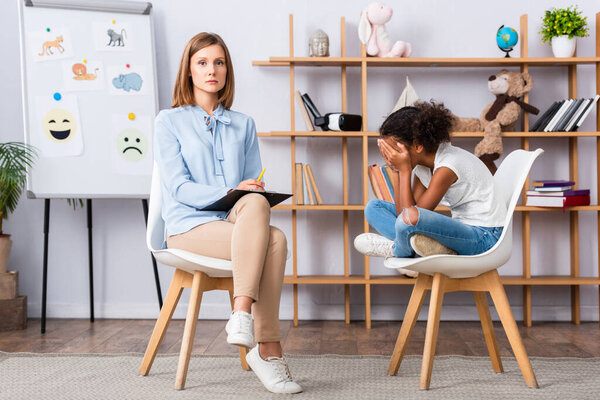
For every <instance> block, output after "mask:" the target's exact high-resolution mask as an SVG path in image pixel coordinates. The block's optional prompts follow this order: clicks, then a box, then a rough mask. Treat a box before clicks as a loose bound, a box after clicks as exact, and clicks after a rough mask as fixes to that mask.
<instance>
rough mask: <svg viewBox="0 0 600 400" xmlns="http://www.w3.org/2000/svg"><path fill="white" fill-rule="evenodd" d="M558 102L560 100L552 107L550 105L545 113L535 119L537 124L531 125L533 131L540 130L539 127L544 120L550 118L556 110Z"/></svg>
mask: <svg viewBox="0 0 600 400" xmlns="http://www.w3.org/2000/svg"><path fill="white" fill-rule="evenodd" d="M558 103H559V102H558V101H555V102H554V103H552V105H551V106H550V107H548V109H546V111H544V113H543V114H542V115H541V116H540V117H539V118H538V119H537V120H536V121H535V124H533V126H532V127H531V132H537V131H538V129H539V128H540V126H541V125H542V121H546V120H547V119H548V116H549V115H551V114H553V113H554V111H555V110H556V108H555V107H556V106H557V105H558Z"/></svg>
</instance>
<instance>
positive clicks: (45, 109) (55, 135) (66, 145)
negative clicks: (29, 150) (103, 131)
mask: <svg viewBox="0 0 600 400" xmlns="http://www.w3.org/2000/svg"><path fill="white" fill-rule="evenodd" d="M36 103H37V118H36V120H37V124H38V129H37V130H36V131H37V132H38V134H37V135H34V136H35V137H33V138H32V144H33V145H34V146H36V147H37V148H39V149H40V150H41V153H42V154H43V155H44V156H46V157H68V156H78V155H81V154H82V153H83V136H82V129H81V122H80V118H79V107H78V103H77V97H75V96H63V95H60V94H58V93H55V94H49V95H48V96H38V97H37V98H36Z"/></svg>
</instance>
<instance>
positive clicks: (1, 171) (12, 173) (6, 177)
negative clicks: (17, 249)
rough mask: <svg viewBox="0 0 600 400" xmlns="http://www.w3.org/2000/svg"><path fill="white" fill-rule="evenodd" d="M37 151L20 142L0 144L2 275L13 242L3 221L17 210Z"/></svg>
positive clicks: (0, 265) (0, 246) (0, 260)
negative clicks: (6, 231) (28, 169)
mask: <svg viewBox="0 0 600 400" xmlns="http://www.w3.org/2000/svg"><path fill="white" fill-rule="evenodd" d="M35 157H36V153H35V150H34V149H33V148H32V147H31V146H28V145H26V144H25V143H19V142H7V143H0V273H2V272H6V269H7V264H8V256H9V254H10V248H11V245H12V241H11V240H10V235H8V234H5V233H4V232H3V231H2V220H3V219H5V218H7V217H8V213H10V212H13V211H14V210H15V208H17V203H18V202H19V198H20V197H21V193H23V189H24V188H25V179H26V177H27V168H28V167H31V166H32V164H33V161H34V160H35Z"/></svg>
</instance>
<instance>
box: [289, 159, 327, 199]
mask: <svg viewBox="0 0 600 400" xmlns="http://www.w3.org/2000/svg"><path fill="white" fill-rule="evenodd" d="M295 174H296V204H299V205H303V204H310V205H314V204H315V201H316V204H323V200H322V199H321V194H320V193H319V188H318V187H317V182H316V181H315V177H314V175H313V173H312V168H311V167H310V165H309V164H301V163H296V171H295ZM304 189H306V197H304ZM305 198H306V201H307V202H306V203H305V202H304V199H305Z"/></svg>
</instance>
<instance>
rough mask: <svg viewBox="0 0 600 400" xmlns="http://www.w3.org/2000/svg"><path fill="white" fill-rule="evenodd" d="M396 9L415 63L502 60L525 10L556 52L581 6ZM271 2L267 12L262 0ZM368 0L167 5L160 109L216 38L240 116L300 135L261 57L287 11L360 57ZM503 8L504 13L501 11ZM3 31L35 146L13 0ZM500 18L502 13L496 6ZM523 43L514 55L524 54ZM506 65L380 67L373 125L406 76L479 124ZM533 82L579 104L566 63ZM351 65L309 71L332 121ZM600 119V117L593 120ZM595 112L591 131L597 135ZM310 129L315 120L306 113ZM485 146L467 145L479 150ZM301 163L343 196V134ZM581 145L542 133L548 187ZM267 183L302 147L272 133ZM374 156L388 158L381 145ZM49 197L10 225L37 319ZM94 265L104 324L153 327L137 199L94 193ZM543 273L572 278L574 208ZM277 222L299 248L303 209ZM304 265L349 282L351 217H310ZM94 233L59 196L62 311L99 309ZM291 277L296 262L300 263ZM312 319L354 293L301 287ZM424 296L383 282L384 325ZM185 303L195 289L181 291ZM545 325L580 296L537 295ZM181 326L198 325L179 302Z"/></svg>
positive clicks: (585, 151) (591, 12)
mask: <svg viewBox="0 0 600 400" xmlns="http://www.w3.org/2000/svg"><path fill="white" fill-rule="evenodd" d="M389 3H390V5H392V6H393V7H394V8H395V14H394V16H393V18H392V21H391V22H390V23H389V24H388V31H389V34H390V36H391V38H393V39H402V40H406V41H409V42H411V43H412V45H413V49H414V50H413V55H414V56H415V57H501V56H502V54H501V53H500V51H499V50H498V49H497V47H496V45H495V33H496V30H497V28H498V27H499V26H500V25H502V24H505V25H507V26H512V27H515V28H517V29H518V27H519V16H520V15H521V14H529V30H528V35H529V43H530V44H529V56H530V57H546V56H550V55H551V51H550V48H549V46H547V45H542V44H541V41H540V36H539V35H538V33H537V32H538V31H539V25H540V20H541V16H542V15H543V11H544V10H545V9H546V8H548V7H551V6H564V7H566V6H568V5H570V4H571V3H572V2H571V1H564V0H556V1H536V2H524V1H516V0H507V1H504V2H502V3H499V2H494V3H493V5H492V4H491V2H487V1H486V2H484V1H476V0H469V1H458V0H422V1H418V2H394V3H392V2H389ZM578 3H579V5H580V8H581V9H582V10H583V12H584V14H585V15H587V16H588V20H589V23H590V31H591V32H592V36H591V37H588V38H584V39H579V41H578V55H580V56H594V49H595V47H594V35H593V32H595V13H596V12H597V11H600V8H598V3H597V2H595V1H579V2H578ZM259 4H261V6H259ZM366 4H367V2H366V1H356V0H350V1H343V2H342V1H337V2H333V1H328V2H323V1H318V2H317V1H307V0H305V1H278V0H269V1H262V2H260V3H259V2H246V1H231V0H221V1H219V2H212V3H208V2H198V1H192V0H185V1H184V0H179V1H167V0H156V1H153V5H154V15H155V27H156V54H157V62H158V65H157V69H158V82H159V93H160V105H161V108H168V107H169V106H170V97H171V91H172V88H173V81H174V78H175V74H176V70H177V66H178V62H179V58H180V53H181V51H182V49H183V47H184V46H185V44H186V42H187V40H188V39H189V38H190V37H191V36H193V35H194V34H195V33H197V32H200V31H213V32H217V33H219V34H220V35H222V37H223V38H224V39H225V41H226V42H227V44H228V46H229V49H230V51H231V53H232V56H233V62H234V66H235V74H236V88H237V91H236V99H235V102H234V109H236V110H239V111H242V112H244V113H247V114H249V115H251V116H253V117H254V119H255V120H256V123H257V127H258V129H259V131H270V130H289V100H288V99H289V81H288V76H289V74H288V70H287V69H286V68H272V67H252V65H251V62H252V61H253V60H267V59H268V57H270V56H287V55H288V54H289V50H288V14H290V13H292V14H294V27H295V32H294V34H295V35H294V36H295V38H294V39H295V52H296V55H300V56H306V55H308V51H307V46H306V43H307V39H308V37H309V36H310V34H311V33H312V32H313V31H314V30H316V29H317V28H321V29H323V30H325V31H326V32H327V33H328V34H329V37H330V43H331V46H330V52H331V55H332V56H338V55H339V54H340V45H339V43H340V33H339V32H340V28H339V23H340V17H341V16H345V17H346V21H347V26H346V29H347V41H348V47H347V55H348V56H357V55H359V42H358V38H357V34H356V30H357V25H358V18H359V14H360V11H361V9H362V8H363V7H364V6H365V5H366ZM500 4H502V7H497V6H498V5H500ZM0 10H1V12H0V26H3V27H4V29H3V31H4V38H5V39H4V41H3V47H2V62H1V63H0V76H2V79H1V80H0V85H1V89H2V90H1V93H2V97H1V100H0V102H1V105H2V106H1V107H0V115H1V120H2V128H1V129H0V140H2V141H11V140H22V138H23V133H22V130H23V125H22V118H21V112H22V109H21V89H20V76H19V74H20V66H19V61H18V60H19V40H18V22H17V21H18V18H17V7H16V2H15V1H3V2H2V4H1V5H0ZM492 10H493V11H492ZM518 55H519V50H518V49H516V50H515V51H514V52H513V56H518ZM497 71H498V69H497V68H488V69H485V68H474V69H461V68H446V69H445V68H427V69H415V68H378V69H371V70H369V76H368V88H369V90H368V110H369V121H368V125H369V130H371V131H374V130H377V128H378V126H379V124H380V123H381V122H382V121H383V117H384V116H385V115H386V114H387V113H389V111H390V110H391V108H392V107H393V105H394V104H395V101H396V99H397V97H398V95H399V94H400V92H401V90H402V89H403V87H404V82H405V77H406V76H407V75H408V76H410V79H411V81H412V83H413V86H414V87H415V88H416V90H417V92H418V94H419V95H420V96H421V98H422V99H430V98H434V99H437V100H440V101H443V102H445V104H446V105H447V106H448V107H449V108H450V109H451V110H452V111H453V112H454V113H455V114H457V115H461V116H478V115H479V114H480V112H481V109H482V108H483V106H484V105H486V104H487V103H489V102H490V101H492V100H493V98H492V96H491V94H490V93H489V92H488V91H487V84H486V83H487V77H488V76H489V75H491V74H493V73H496V72H497ZM531 73H532V74H533V77H534V80H535V83H534V89H533V92H532V93H531V96H530V103H531V104H533V105H535V106H536V107H538V108H540V109H541V110H544V109H545V108H547V107H548V106H549V105H550V104H551V103H552V101H553V100H556V99H558V98H564V97H566V96H567V71H566V68H548V67H546V68H531ZM339 74H340V72H339V69H338V68H304V67H302V68H297V69H296V87H297V88H298V89H300V90H301V91H307V92H309V93H310V94H311V96H312V98H313V100H315V102H316V103H317V106H318V107H319V109H320V110H321V111H322V112H329V111H339V110H340V108H341V100H340V95H341V93H340V84H339ZM348 75H349V78H348V97H349V102H348V104H349V108H348V110H349V112H354V113H360V71H359V69H358V68H349V73H348ZM594 87H595V77H594V68H593V66H580V67H578V90H579V93H578V94H579V96H592V95H593V94H594V91H595V90H594ZM593 114H595V113H593ZM594 124H595V115H591V116H590V118H589V119H588V121H587V122H586V124H585V126H584V127H583V128H582V130H584V131H590V130H594V127H595V125H594ZM297 128H298V129H303V123H302V121H301V119H300V118H298V123H297ZM476 142H477V141H476V140H474V139H462V140H459V141H456V143H458V144H459V145H461V146H464V147H465V148H468V149H472V148H473V146H474V145H475V143H476ZM297 143H298V146H297V147H298V148H297V153H296V157H297V161H298V162H309V163H311V165H312V166H313V169H314V172H315V175H316V179H317V181H318V184H319V187H320V188H321V193H322V196H323V199H324V201H325V202H326V203H339V202H341V201H342V186H341V185H342V184H341V178H340V177H341V140H339V139H298V140H297ZM349 143H350V144H349V148H350V162H351V164H352V168H351V171H350V188H351V195H350V202H351V203H355V204H356V203H360V202H361V200H362V197H361V185H362V178H361V172H360V160H361V144H360V140H357V139H354V140H353V139H350V140H349ZM504 144H505V152H506V153H508V152H510V151H511V150H512V149H515V148H517V147H518V146H519V145H520V140H519V139H505V142H504ZM567 144H568V142H567V139H537V140H531V147H532V148H536V147H543V148H544V149H545V150H546V153H545V155H544V156H543V157H542V158H541V159H540V160H539V161H538V162H537V163H536V165H535V166H534V168H533V172H532V175H531V176H532V177H533V178H534V179H535V178H539V179H542V178H567V177H568V154H567V151H568V146H567ZM260 147H261V153H262V158H263V164H264V166H266V168H267V171H266V175H265V181H266V182H267V184H268V187H270V188H271V189H273V190H281V191H289V190H290V186H291V185H290V176H291V175H290V166H289V164H290V163H289V154H290V153H289V140H286V139H264V138H263V139H261V140H260ZM370 162H373V163H375V162H381V160H380V157H379V155H378V153H377V151H376V146H375V143H374V141H373V142H372V146H371V151H370ZM595 165H596V158H595V139H593V138H592V139H589V138H583V139H579V168H580V170H579V180H578V183H579V186H580V187H581V188H591V189H592V193H593V194H592V203H594V204H597V202H598V201H597V196H596V172H595ZM43 203H44V202H43V201H42V200H29V199H26V198H25V197H23V198H22V200H21V202H20V204H19V207H18V209H17V210H16V212H15V213H14V214H13V215H11V216H10V218H9V219H8V221H6V222H5V231H6V232H9V233H11V234H12V235H13V240H14V247H13V252H12V255H11V259H10V266H11V269H16V270H18V271H19V274H20V293H21V294H25V295H27V296H28V305H29V315H30V316H31V317H38V316H39V315H40V310H41V281H42V251H43V231H42V229H43V207H44V204H43ZM93 204H94V206H93V215H94V232H93V239H94V267H95V271H94V272H95V300H96V316H97V317H99V318H102V317H107V318H155V317H156V315H157V312H158V307H157V300H156V293H155V288H154V280H153V274H152V267H151V263H150V256H149V254H148V252H147V250H146V247H145V242H144V221H143V214H142V207H141V202H140V201H139V200H94V202H93ZM531 219H532V251H531V254H532V257H531V258H532V264H533V267H532V272H533V273H534V274H563V275H566V274H568V273H569V239H568V237H569V236H568V235H569V222H568V215H567V214H562V213H560V212H552V213H532V218H531ZM272 221H273V224H274V225H277V226H279V227H281V228H282V229H283V230H284V231H285V232H286V234H287V235H288V238H289V240H290V242H291V218H290V212H287V211H275V212H274V213H273V218H272ZM350 222H351V225H350V229H351V237H354V236H355V235H357V234H358V233H360V232H361V231H362V213H360V212H355V211H353V212H350ZM520 225H521V218H520V215H518V214H517V215H516V217H515V223H514V226H515V235H514V243H515V246H514V249H513V257H512V258H511V260H510V261H509V263H507V264H506V265H505V266H504V267H502V268H501V270H500V272H501V274H507V275H515V274H519V273H520V272H521V260H522V254H521V235H520V228H519V227H520ZM596 232H597V226H596V215H595V213H594V212H582V213H580V262H581V264H580V270H581V275H583V276H591V275H595V276H597V274H598V253H597V239H596V237H597V234H596ZM298 238H299V246H298V249H299V264H300V269H299V271H300V272H301V273H305V274H317V273H318V274H340V273H343V244H342V239H341V238H342V214H341V212H325V211H323V212H313V213H307V212H302V211H299V212H298ZM87 251H88V250H87V230H86V214H85V210H81V209H78V210H76V211H73V210H72V209H69V207H68V205H67V204H66V201H63V200H53V201H52V209H51V221H50V252H49V278H48V316H49V317H82V318H85V317H87V316H88V309H89V308H88V299H89V297H88V283H87V279H88V277H87V269H88V264H87V262H88V261H87V254H88V253H87ZM287 268H288V273H289V272H291V268H292V266H291V262H290V263H288V266H287ZM159 269H160V276H161V281H162V285H163V293H166V289H167V286H168V283H169V281H170V277H171V274H172V270H171V269H170V268H169V267H165V266H159ZM351 270H352V273H355V274H360V273H362V256H360V255H359V254H358V253H357V252H356V251H355V250H352V252H351ZM371 271H372V273H373V274H385V273H388V272H387V271H386V270H385V269H384V267H383V265H382V263H381V262H380V261H379V260H376V259H372V261H371ZM507 290H508V293H509V297H510V301H511V304H512V306H513V309H514V311H515V314H516V316H517V317H518V318H519V317H520V316H521V315H522V313H521V304H522V297H521V293H522V291H521V288H520V287H508V288H507ZM299 292H300V306H299V310H300V317H301V318H304V319H309V318H314V319H318V318H328V319H341V318H343V312H344V307H343V293H344V291H343V287H342V286H301V287H300V290H299ZM363 296H364V291H363V290H362V288H361V287H354V288H352V290H351V300H352V308H351V310H352V318H354V319H362V318H363V317H364V307H363V306H362V304H363V303H364V297H363ZM409 296H410V288H409V287H405V286H381V287H379V286H375V287H373V288H372V304H373V313H372V316H373V319H400V318H401V317H402V315H403V312H404V307H405V304H406V303H407V301H408V298H409ZM203 300H204V302H203V307H202V310H201V316H202V317H207V318H223V317H225V316H226V315H227V311H226V310H227V309H228V307H229V302H228V299H227V295H226V294H225V293H224V292H223V293H218V292H217V293H210V294H208V295H206V296H205V297H204V299H203ZM182 303H184V304H185V303H187V294H184V297H182ZM291 304H292V297H291V287H289V286H286V287H285V289H284V293H283V297H282V305H281V317H282V318H283V319H289V318H291V317H292V306H291ZM444 304H445V306H444V312H443V316H442V317H443V318H446V319H475V318H477V313H476V311H475V307H474V304H473V298H472V296H470V295H467V294H464V293H463V294H461V293H458V294H450V295H448V296H447V297H446V299H445V303H444ZM581 304H582V318H583V319H586V320H597V319H598V288H597V287H596V286H592V287H583V288H582V289H581ZM533 305H534V310H533V318H534V319H544V320H566V319H569V318H570V315H569V310H570V303H569V288H568V287H535V288H534V289H533ZM176 313H177V314H176V316H177V317H181V318H183V317H184V316H185V308H183V307H180V308H179V309H178V310H177V312H176Z"/></svg>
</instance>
